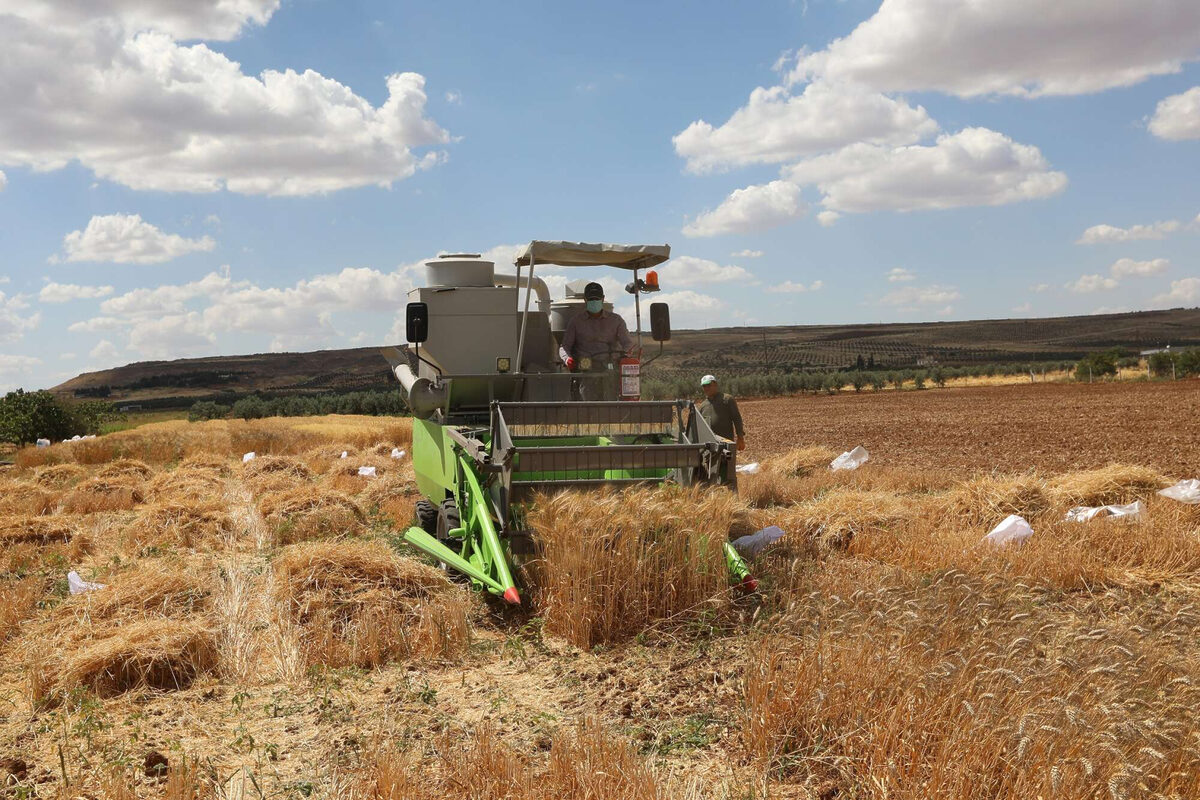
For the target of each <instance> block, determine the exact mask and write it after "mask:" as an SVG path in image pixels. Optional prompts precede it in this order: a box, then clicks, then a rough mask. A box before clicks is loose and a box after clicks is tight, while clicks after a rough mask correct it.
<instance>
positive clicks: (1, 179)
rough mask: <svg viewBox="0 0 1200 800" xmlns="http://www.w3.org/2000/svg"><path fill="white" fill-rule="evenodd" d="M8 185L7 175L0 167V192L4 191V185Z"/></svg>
mask: <svg viewBox="0 0 1200 800" xmlns="http://www.w3.org/2000/svg"><path fill="white" fill-rule="evenodd" d="M7 185H8V176H7V175H5V174H4V170H2V169H0V192H2V191H4V187H5V186H7Z"/></svg>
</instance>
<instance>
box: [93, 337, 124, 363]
mask: <svg viewBox="0 0 1200 800" xmlns="http://www.w3.org/2000/svg"><path fill="white" fill-rule="evenodd" d="M88 355H89V356H90V357H91V358H92V359H93V360H94V361H97V362H101V363H111V362H113V361H115V360H116V359H117V358H119V357H120V351H119V350H117V346H116V345H115V344H113V343H112V342H110V341H109V340H108V339H101V340H100V341H98V342H96V346H95V347H93V348H92V350H91V352H90V353H88Z"/></svg>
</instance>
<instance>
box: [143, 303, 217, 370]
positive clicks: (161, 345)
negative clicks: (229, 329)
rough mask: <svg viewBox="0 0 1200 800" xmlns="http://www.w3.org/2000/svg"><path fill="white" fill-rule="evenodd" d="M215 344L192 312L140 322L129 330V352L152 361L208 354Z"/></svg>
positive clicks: (200, 318) (203, 325)
mask: <svg viewBox="0 0 1200 800" xmlns="http://www.w3.org/2000/svg"><path fill="white" fill-rule="evenodd" d="M216 341H217V337H216V335H215V334H214V333H213V332H212V331H211V330H210V329H209V328H208V327H207V326H206V325H205V324H204V320H203V318H202V317H201V315H200V314H199V313H197V312H195V311H192V312H188V313H186V314H172V315H170V316H166V317H152V318H146V319H140V320H138V321H136V322H135V323H134V325H133V327H132V328H130V330H129V349H130V350H133V351H135V352H138V353H141V354H142V355H144V356H146V357H147V358H153V359H174V358H184V357H187V356H200V355H207V354H209V353H211V352H212V350H213V345H214V344H215V343H216Z"/></svg>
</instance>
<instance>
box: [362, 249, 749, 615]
mask: <svg viewBox="0 0 1200 800" xmlns="http://www.w3.org/2000/svg"><path fill="white" fill-rule="evenodd" d="M670 253H671V250H670V247H669V246H667V245H615V244H587V243H577V242H542V241H535V242H531V243H530V244H529V245H528V247H526V248H524V249H523V250H522V251H521V252H520V253H519V255H518V256H517V258H516V260H515V263H514V267H515V271H514V273H513V274H501V273H498V272H497V271H496V268H495V263H494V262H492V261H488V260H485V259H482V258H480V257H479V256H478V255H476V254H450V255H443V256H439V257H437V258H434V259H431V260H429V261H427V262H426V263H425V266H426V281H425V283H426V285H425V286H423V287H420V288H417V289H413V290H412V292H411V293H410V295H409V297H410V302H409V304H408V306H407V308H406V319H405V322H406V334H407V339H408V341H409V343H410V345H411V347H410V349H409V352H407V353H404V352H401V351H400V350H398V349H394V348H392V349H388V350H385V351H384V355H385V356H387V358H388V360H389V362H390V363H391V365H392V369H393V371H394V373H395V375H396V377H397V378H398V379H399V381H400V387H401V391H402V392H403V394H404V397H405V400H406V402H407V404H408V407H409V409H410V410H411V412H412V415H413V445H412V456H413V466H414V469H415V473H416V482H417V487H418V489H419V490H420V492H421V494H422V495H423V496H424V499H422V500H420V501H419V502H418V503H417V507H416V524H414V525H413V526H412V527H410V528H409V529H408V530H407V531H406V532H405V534H404V539H405V540H406V541H407V542H408V543H409V544H411V545H413V546H414V547H416V548H418V549H419V550H422V551H424V552H425V553H428V554H429V555H430V556H432V557H433V558H435V559H437V560H438V561H439V562H441V563H442V564H444V565H445V566H446V567H447V568H448V569H451V570H455V571H457V572H459V573H461V574H463V575H464V576H466V577H468V578H469V579H470V580H471V581H472V583H474V584H475V585H476V586H477V587H479V588H481V589H484V590H486V591H488V592H490V593H492V594H495V595H497V596H499V597H502V598H503V599H504V600H505V601H507V602H509V603H512V604H518V603H520V601H521V594H520V589H519V588H518V586H517V582H516V580H515V579H514V571H515V570H514V565H515V564H516V563H518V559H522V558H526V557H530V556H532V555H534V554H535V553H536V551H537V532H536V531H531V530H529V529H528V527H527V525H526V523H525V517H526V515H525V506H526V504H527V503H528V502H529V501H530V500H531V499H532V497H533V496H534V494H535V493H537V492H554V491H561V490H566V489H574V490H588V489H593V488H595V487H599V486H604V485H618V486H621V485H632V484H663V483H674V484H678V485H681V486H693V485H707V486H724V487H728V488H730V489H732V490H735V491H736V472H735V467H736V450H735V448H734V446H733V444H732V443H731V442H729V441H728V440H726V439H723V438H721V437H719V436H717V435H716V434H714V433H713V431H712V430H711V429H710V428H709V426H708V425H707V423H706V422H705V421H704V418H703V416H702V415H701V414H699V413H697V411H696V409H695V407H694V405H693V403H692V402H690V401H688V400H671V401H643V400H641V399H640V378H641V367H642V363H641V361H640V355H641V341H642V324H641V323H642V306H641V296H642V295H643V294H646V293H650V292H655V291H657V290H658V288H659V287H658V275H657V273H656V272H655V271H654V270H653V268H654V267H655V266H657V265H658V264H661V263H663V262H664V261H666V260H668V259H669V258H670ZM549 265H557V266H560V267H612V268H614V269H618V270H625V271H627V272H628V273H629V275H630V277H631V278H632V280H630V281H629V283H628V284H627V285H626V287H625V290H626V292H628V293H629V294H631V295H632V296H633V304H634V314H635V317H636V320H637V326H636V331H635V332H634V333H633V335H634V336H635V337H636V341H637V345H636V349H635V351H634V352H635V354H636V355H637V356H638V357H633V356H631V355H630V354H628V353H625V352H610V353H608V354H606V355H601V356H600V357H593V358H590V359H589V358H585V359H580V363H579V364H577V365H576V370H575V371H568V370H567V369H566V367H565V366H564V365H563V364H562V362H561V360H560V358H559V354H558V349H559V345H560V344H561V341H562V337H563V334H564V332H565V330H566V327H567V323H568V322H569V321H570V319H571V317H572V316H573V315H575V314H580V313H585V312H584V309H583V306H584V300H583V296H582V295H583V286H584V284H585V282H584V281H577V282H574V283H568V284H567V287H566V293H565V295H566V296H565V297H563V298H562V299H560V300H552V299H551V297H550V291H549V288H548V286H547V284H546V282H545V281H543V280H542V279H541V278H538V277H537V276H536V275H535V270H536V268H537V267H543V266H549ZM535 297H536V300H534V301H533V304H532V305H531V299H532V298H535ZM605 308H606V310H607V311H608V312H609V313H611V312H612V306H611V303H607V302H606V304H605ZM649 311H650V314H649V316H650V327H651V331H650V333H651V337H652V338H653V339H654V340H655V341H657V342H659V352H660V353H661V352H662V342H664V341H667V340H669V339H670V337H671V324H670V312H669V309H668V308H667V305H666V304H665V303H651V304H650V308H649ZM651 360H653V359H651ZM647 363H649V362H647ZM724 550H725V556H726V561H727V563H728V566H729V571H730V579H731V581H733V582H735V583H738V584H740V585H741V586H743V587H744V588H746V589H748V590H751V591H753V590H754V589H755V588H756V587H757V583H756V581H755V579H754V578H753V577H751V575H750V571H749V569H748V567H747V565H746V563H745V562H744V561H743V560H742V558H741V557H740V556H739V555H738V554H737V552H736V551H735V550H734V549H733V548H732V547H731V546H730V545H729V544H728V542H726V543H725V544H724Z"/></svg>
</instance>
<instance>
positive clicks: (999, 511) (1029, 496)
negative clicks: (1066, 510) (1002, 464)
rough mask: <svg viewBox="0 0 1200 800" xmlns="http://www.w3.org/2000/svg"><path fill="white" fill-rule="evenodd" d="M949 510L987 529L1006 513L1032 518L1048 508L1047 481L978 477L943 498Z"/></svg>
mask: <svg viewBox="0 0 1200 800" xmlns="http://www.w3.org/2000/svg"><path fill="white" fill-rule="evenodd" d="M946 502H947V507H948V509H949V510H950V511H951V512H952V513H954V514H956V515H957V516H959V517H960V518H961V519H963V521H965V522H967V523H968V524H971V525H977V526H981V525H982V526H990V525H995V524H997V523H999V522H1000V521H1002V520H1003V519H1004V518H1005V517H1007V516H1008V515H1009V514H1020V515H1022V516H1025V517H1030V516H1034V515H1037V514H1040V513H1041V512H1043V511H1045V510H1046V509H1047V508H1048V507H1049V505H1050V498H1049V496H1048V494H1047V492H1046V482H1045V481H1044V480H1042V478H1040V477H1039V476H1037V475H1035V474H1025V475H981V476H978V477H975V478H971V479H970V480H967V481H964V482H962V483H960V484H959V485H958V486H957V487H955V488H953V489H951V490H950V492H949V493H948V494H947V496H946Z"/></svg>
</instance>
